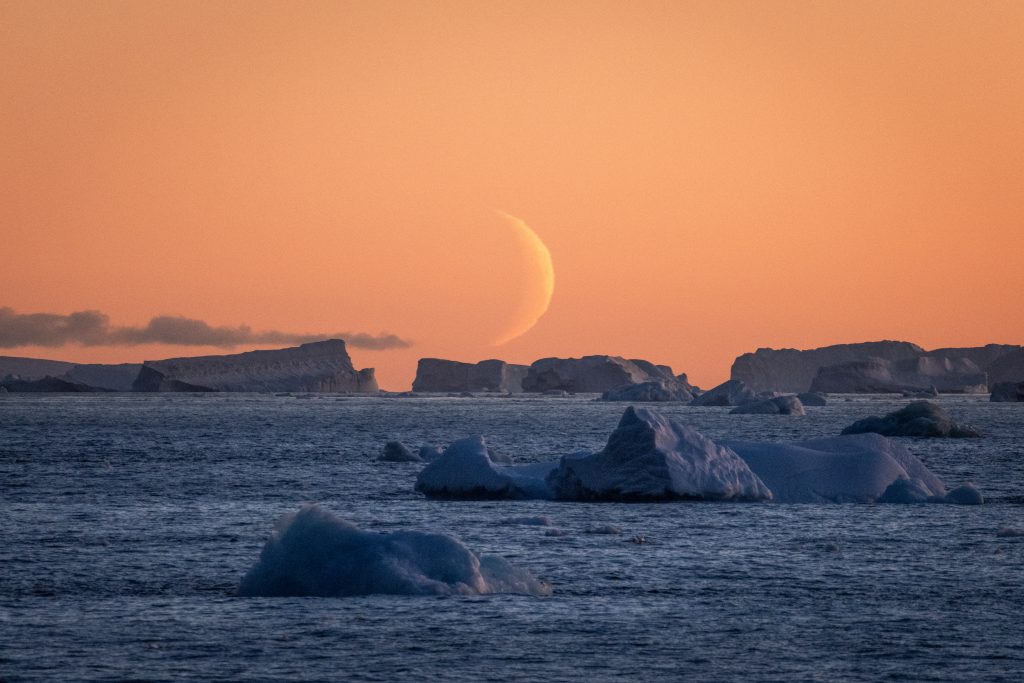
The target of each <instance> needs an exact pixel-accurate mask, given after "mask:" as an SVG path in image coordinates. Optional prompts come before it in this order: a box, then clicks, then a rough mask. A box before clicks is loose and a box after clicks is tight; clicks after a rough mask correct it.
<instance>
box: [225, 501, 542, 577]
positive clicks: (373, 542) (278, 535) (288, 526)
mask: <svg viewBox="0 0 1024 683" xmlns="http://www.w3.org/2000/svg"><path fill="white" fill-rule="evenodd" d="M238 592H239V593H240V594H241V595H243V596H264V597H278V596H305V595H310V596H320V597H333V596H344V595H367V594H370V593H392V594H400V595H449V594H458V595H478V594H484V593H524V594H527V595H549V594H550V593H551V587H550V585H548V584H547V583H545V582H543V581H539V580H537V579H536V578H534V577H533V576H532V575H531V574H530V573H529V572H527V571H525V570H523V569H518V568H516V567H514V566H512V565H511V564H509V563H508V562H506V561H505V560H503V559H501V558H499V557H490V556H482V557H481V556H478V555H476V553H474V552H473V551H472V550H470V549H469V548H467V547H466V546H465V545H463V544H462V542H461V541H459V540H458V539H456V538H453V537H451V536H446V535H444V534H429V533H421V532H416V531H398V532H394V533H387V534H378V533H372V532H368V531H361V530H360V529H358V528H356V527H355V526H354V525H352V524H350V523H349V522H347V521H345V520H343V519H341V518H339V517H337V516H335V515H334V514H332V513H331V512H329V511H328V510H325V509H323V508H321V507H319V506H317V505H306V506H304V507H302V508H301V509H300V510H299V511H298V512H296V513H292V514H289V515H286V516H285V517H284V518H283V519H282V520H281V521H280V522H279V523H278V525H277V528H276V529H275V530H274V532H273V533H272V534H271V536H270V539H269V540H268V541H267V543H266V545H265V546H264V547H263V551H262V552H261V553H260V557H259V560H258V561H257V562H256V564H255V565H254V566H253V567H252V568H251V569H250V570H249V572H248V573H247V574H246V575H245V578H243V579H242V583H241V585H240V587H239V589H238Z"/></svg>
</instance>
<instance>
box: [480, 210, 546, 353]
mask: <svg viewBox="0 0 1024 683" xmlns="http://www.w3.org/2000/svg"><path fill="white" fill-rule="evenodd" d="M498 214H499V215H500V216H501V217H502V218H504V219H505V220H506V221H507V222H508V224H509V226H510V227H512V229H513V230H514V231H515V234H516V242H517V244H518V245H519V248H520V252H521V256H522V258H523V266H522V272H523V275H524V280H523V286H522V290H521V294H520V298H519V302H518V304H517V305H516V306H514V307H513V309H512V313H513V315H511V316H510V317H511V322H510V323H509V324H508V326H507V327H506V328H505V329H504V330H503V331H502V332H501V334H499V335H498V337H497V339H495V341H493V342H492V344H493V345H494V346H501V345H502V344H507V343H508V342H510V341H512V340H513V339H515V338H516V337H519V336H521V335H523V334H525V333H526V332H528V331H529V330H530V328H532V327H533V326H534V325H536V324H537V321H538V320H540V317H541V316H542V315H544V313H545V312H547V310H548V306H549V305H551V295H552V293H553V292H554V291H555V267H554V265H553V264H552V263H551V252H550V251H548V248H547V246H546V245H545V244H544V243H543V242H541V240H540V237H538V236H537V233H535V232H534V231H533V230H531V229H530V226H528V225H527V224H526V223H524V222H523V221H521V220H519V219H518V218H516V217H515V216H510V215H508V214H507V213H505V212H503V211H498Z"/></svg>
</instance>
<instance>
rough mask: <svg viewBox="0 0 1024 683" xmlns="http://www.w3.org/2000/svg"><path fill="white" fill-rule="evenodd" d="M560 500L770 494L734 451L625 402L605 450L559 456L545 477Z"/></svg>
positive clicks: (754, 497) (734, 497)
mask: <svg viewBox="0 0 1024 683" xmlns="http://www.w3.org/2000/svg"><path fill="white" fill-rule="evenodd" d="M547 483H548V485H549V486H550V488H551V492H552V495H553V496H554V497H555V498H556V499H558V500H582V501H591V500H610V501H656V500H769V499H771V497H772V494H771V491H769V490H768V487H766V486H765V485H764V484H763V483H762V482H761V480H760V479H758V477H757V476H756V475H755V474H754V473H753V472H751V471H750V468H749V467H747V465H746V463H744V462H743V460H741V459H740V457H739V456H738V455H736V453H734V452H733V451H731V450H729V449H728V448H725V447H722V446H719V445H718V444H716V443H715V442H714V441H712V440H711V439H708V438H706V437H704V436H703V435H701V434H700V433H699V432H697V431H696V430H695V429H693V428H691V427H687V426H685V425H682V424H680V423H678V422H676V421H674V420H669V419H668V418H666V417H664V416H662V415H661V414H660V413H658V412H656V411H653V410H649V409H646V408H634V407H632V406H631V407H629V408H627V409H626V412H625V413H624V414H623V415H622V419H621V420H620V421H619V426H618V427H617V428H616V429H615V431H614V432H612V434H611V436H610V437H608V444H607V445H606V446H605V448H604V450H602V451H600V452H598V453H595V454H593V455H590V456H586V457H578V456H576V457H568V458H562V459H561V460H560V461H559V463H558V467H557V468H555V469H553V470H552V471H551V473H550V474H549V475H548V477H547Z"/></svg>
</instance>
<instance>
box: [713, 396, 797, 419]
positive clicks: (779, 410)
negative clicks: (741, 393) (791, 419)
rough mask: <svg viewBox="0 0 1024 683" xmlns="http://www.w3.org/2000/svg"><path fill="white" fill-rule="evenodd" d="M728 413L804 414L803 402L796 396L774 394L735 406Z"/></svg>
mask: <svg viewBox="0 0 1024 683" xmlns="http://www.w3.org/2000/svg"><path fill="white" fill-rule="evenodd" d="M729 414H730V415H806V414H807V411H805V410H804V404H803V403H801V402H800V399H799V398H797V397H796V396H776V397H775V398H769V399H766V400H764V401H754V402H752V403H744V404H743V405H740V406H736V407H735V408H733V409H732V410H730V411H729Z"/></svg>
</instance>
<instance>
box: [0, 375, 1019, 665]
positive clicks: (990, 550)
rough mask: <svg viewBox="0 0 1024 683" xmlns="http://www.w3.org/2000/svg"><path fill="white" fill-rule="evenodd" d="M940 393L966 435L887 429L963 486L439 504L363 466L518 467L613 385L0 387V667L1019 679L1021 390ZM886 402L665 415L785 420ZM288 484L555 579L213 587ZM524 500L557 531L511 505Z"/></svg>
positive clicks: (248, 548) (771, 427)
mask: <svg viewBox="0 0 1024 683" xmlns="http://www.w3.org/2000/svg"><path fill="white" fill-rule="evenodd" d="M986 398H987V397H986ZM942 402H943V403H944V404H945V405H946V407H947V408H949V409H950V410H951V412H953V413H954V417H956V418H958V419H960V420H961V421H966V422H971V423H973V424H975V425H977V426H979V427H981V428H982V429H983V430H985V432H986V434H987V437H986V438H984V439H980V440H908V441H907V444H908V446H909V447H910V449H911V450H912V451H913V452H914V453H915V454H916V455H917V456H918V457H919V458H920V459H921V460H922V461H924V463H925V464H926V465H928V466H929V467H930V468H931V469H932V470H933V471H935V472H936V473H937V474H938V475H939V476H940V477H942V478H943V479H944V481H945V482H946V484H947V486H951V485H956V484H958V483H960V482H962V481H965V480H972V481H974V482H975V483H976V484H977V485H978V487H979V488H980V489H981V490H982V491H983V492H984V493H985V494H986V496H987V497H988V498H989V499H990V501H989V503H988V504H986V505H984V506H981V507H960V506H949V505H920V506H919V505H912V506H899V505H892V506H883V505H773V504H731V503H721V504H701V503H673V504H661V505H637V504H633V505H618V504H578V503H553V502H541V501H530V502H481V503H475V502H437V501H428V500H425V499H423V498H422V497H421V496H420V495H419V494H416V493H415V492H414V491H413V490H412V486H413V481H414V478H415V475H416V472H417V471H418V468H419V465H414V464H393V463H381V462H377V461H376V458H377V456H378V454H379V452H380V449H381V446H382V445H383V443H384V442H385V441H386V440H389V439H401V440H403V441H405V442H406V443H407V444H409V445H410V446H414V447H418V446H420V445H423V444H436V445H441V444H444V443H446V442H448V441H450V440H452V439H454V438H458V437H461V436H466V435H469V434H473V433H482V434H484V435H486V436H487V437H488V440H489V442H490V443H491V444H492V446H494V447H496V448H497V450H499V451H502V452H505V453H508V454H511V455H513V456H514V458H515V460H516V461H517V462H529V461H534V460H541V459H549V458H551V457H554V456H557V455H561V454H564V453H569V452H572V451H577V450H581V449H584V448H590V449H597V448H599V447H600V446H602V445H603V442H604V440H605V439H606V437H607V435H608V434H609V432H611V430H612V429H613V428H614V426H615V423H616V422H617V420H618V416H619V415H620V414H621V411H622V410H623V408H624V407H625V406H624V405H623V404H607V403H600V402H595V401H592V400H589V398H582V397H580V398H570V399H558V398H522V399H519V398H511V399H510V398H476V399H466V398H459V399H453V398H417V399H395V398H347V397H334V396H315V397H310V398H301V397H275V396H264V395H245V394H235V395H206V396H187V395H149V396H139V395H106V396H104V395H96V396H56V395H54V396H43V395H36V396H25V395H21V396H10V395H8V396H3V397H0V497H2V513H3V514H2V515H0V679H2V680H5V681H16V680H120V679H145V680H186V679H191V680H204V681H208V680H227V679H232V680H234V679H244V680H280V679H283V678H301V679H303V680H379V681H396V680H425V679H433V678H437V679H439V678H444V679H447V680H465V681H479V680H506V679H510V678H511V679H516V680H537V681H541V680H543V681H548V680H576V681H580V680H588V681H592V680H612V679H621V680H636V679H652V678H659V677H664V678H671V679H682V678H695V679H698V680H703V681H717V680H723V681H725V680H740V679H742V680H757V681H795V680H864V681H869V680H871V681H874V680H883V679H891V680H900V679H902V680H914V681H930V680H944V681H953V680H956V681H962V680H977V681H1020V680H1022V679H1024V537H1017V538H1014V537H1002V536H997V535H996V532H997V530H998V529H999V527H1000V526H1010V527H1016V528H1018V529H1024V405H1021V404H990V403H987V402H985V401H984V399H979V398H977V397H957V398H944V399H942ZM905 403H906V401H894V400H891V399H886V398H882V397H871V398H864V397H859V398H849V399H846V400H844V399H843V398H839V399H838V400H834V401H833V403H832V404H831V405H829V406H827V407H825V408H810V409H808V410H809V413H810V414H809V415H807V416H805V417H787V416H762V415H728V414H727V413H726V409H717V408H715V409H700V408H689V407H685V406H676V405H671V406H666V407H664V408H663V410H664V412H666V413H667V414H669V415H671V416H672V417H677V418H681V419H683V420H684V421H686V422H688V423H690V424H692V425H694V426H695V427H697V428H698V429H699V430H701V431H702V432H704V433H705V434H707V435H708V436H711V437H713V438H724V437H730V438H741V439H758V440H792V439H800V438H811V437H816V436H830V435H835V434H837V433H838V432H839V430H840V429H841V428H842V427H843V426H845V425H847V424H849V423H850V422H852V421H853V420H855V419H858V418H860V417H864V416H866V415H869V414H881V413H884V412H888V411H890V410H893V409H895V408H897V407H899V406H900V405H902V404H905ZM303 501H318V502H320V503H322V504H324V505H325V506H326V507H328V508H330V509H331V510H333V511H335V512H337V513H339V514H341V515H343V516H345V517H347V518H349V519H350V520H352V521H353V522H355V523H356V524H358V525H360V526H362V527H364V528H368V529H377V530H381V531H386V530H389V529H397V528H409V529H418V530H426V531H442V532H446V533H451V534H453V535H456V536H458V537H460V538H461V539H463V540H464V541H465V542H466V543H467V545H469V546H470V547H471V548H473V549H474V550H476V551H478V552H486V553H495V554H499V555H503V556H504V557H506V558H508V559H509V560H511V561H513V562H514V563H516V564H517V565H520V566H523V567H525V568H527V569H529V570H531V571H532V572H533V573H534V574H536V575H538V576H540V577H542V578H544V579H547V580H550V581H551V582H553V584H554V587H555V592H554V595H553V596H552V597H550V598H528V597H519V596H487V597H475V598H460V597H445V598H423V597H401V596H369V597H362V598H339V599H320V598H303V599H253V598H246V599H243V598H238V597H235V595H234V591H235V588H236V587H237V584H238V581H239V579H240V578H241V576H242V574H244V572H245V571H246V570H247V569H248V567H249V566H250V565H251V564H252V563H253V561H254V560H255V559H256V557H257V555H258V554H259V550H260V548H261V547H262V544H263V542H264V540H265V539H266V536H267V534H268V533H269V531H270V530H271V529H272V528H273V525H274V523H275V522H276V521H277V519H278V518H279V517H280V516H281V515H282V514H284V513H286V512H290V511H293V510H295V509H296V508H297V507H298V505H299V504H300V503H302V502H303ZM534 515H545V516H548V517H550V518H551V519H552V520H553V522H554V525H555V526H556V527H557V528H559V529H562V530H564V531H565V532H567V535H565V536H550V535H547V531H548V529H547V528H545V527H538V526H522V525H514V524H508V523H506V522H507V520H509V519H510V518H514V517H523V516H534ZM593 524H614V525H616V526H618V527H621V528H622V530H623V534H622V535H621V536H610V535H594V534H588V533H585V530H586V529H587V528H588V527H589V526H591V525H593ZM634 534H642V535H644V536H645V537H646V538H647V540H648V542H647V543H646V544H644V545H637V544H634V543H631V542H630V540H629V539H630V538H631V537H632V536H633V535H634Z"/></svg>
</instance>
